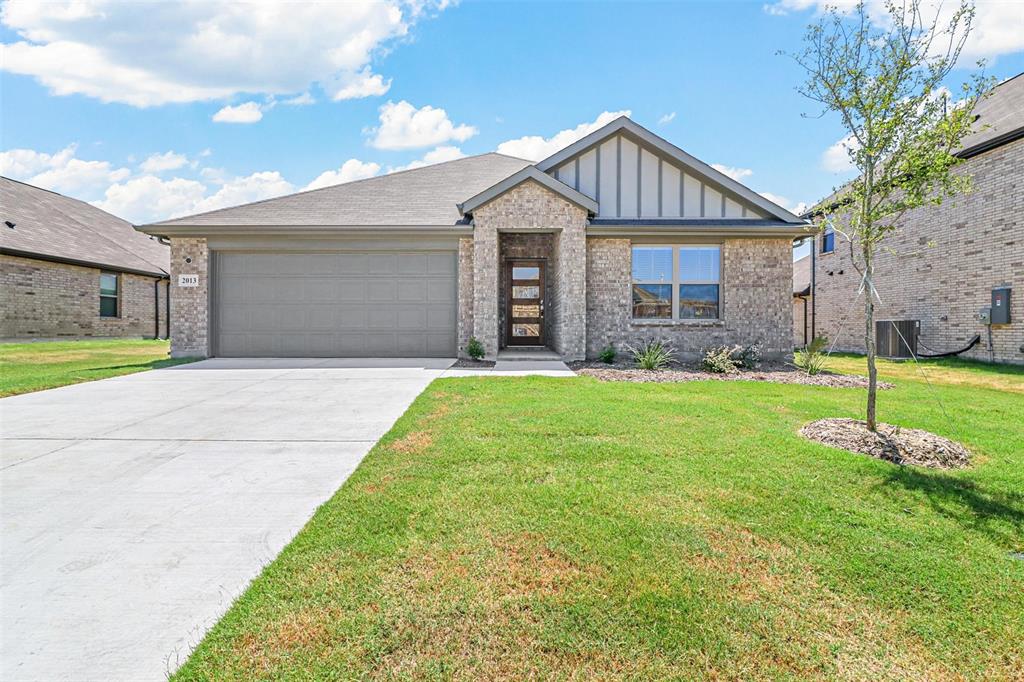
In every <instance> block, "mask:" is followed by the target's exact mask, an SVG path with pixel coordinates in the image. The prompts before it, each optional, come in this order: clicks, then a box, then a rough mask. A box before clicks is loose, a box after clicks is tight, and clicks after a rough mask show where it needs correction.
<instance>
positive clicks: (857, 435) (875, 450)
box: [800, 418, 971, 469]
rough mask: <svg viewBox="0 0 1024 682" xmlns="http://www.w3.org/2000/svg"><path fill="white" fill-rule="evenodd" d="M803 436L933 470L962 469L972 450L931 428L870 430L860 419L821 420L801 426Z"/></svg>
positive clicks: (885, 425)
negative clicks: (923, 429) (937, 433)
mask: <svg viewBox="0 0 1024 682" xmlns="http://www.w3.org/2000/svg"><path fill="white" fill-rule="evenodd" d="M800 435H802V436H803V437H804V438H808V439H810V440H813V441H815V442H818V443H822V444H824V445H829V446H831V447H834V448H840V449H841V450H848V451H850V452H856V453H860V454H863V455H868V456H870V457H875V458H876V459H884V460H886V461H887V462H892V463H893V464H900V465H904V464H913V465H915V466H922V467H929V468H931V469H962V468H964V467H966V466H970V463H971V453H970V451H969V450H968V449H967V448H965V447H964V446H963V445H961V444H960V443H957V442H956V441H952V440H949V439H948V438H943V437H942V436H938V435H936V434H934V433H931V432H930V431H922V430H921V429H904V428H900V427H899V426H893V425H892V424H879V425H878V431H877V432H874V433H872V432H871V431H868V426H867V423H866V422H863V421H860V420H858V419H845V418H831V419H819V420H817V421H813V422H811V423H810V424H807V425H806V426H804V427H803V428H802V429H800Z"/></svg>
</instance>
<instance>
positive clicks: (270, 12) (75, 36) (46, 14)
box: [0, 0, 448, 107]
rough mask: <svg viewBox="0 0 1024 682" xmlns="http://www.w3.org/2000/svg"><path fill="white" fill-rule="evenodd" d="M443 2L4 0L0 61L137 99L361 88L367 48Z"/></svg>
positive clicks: (52, 82) (376, 82)
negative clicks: (10, 37)
mask: <svg viewBox="0 0 1024 682" xmlns="http://www.w3.org/2000/svg"><path fill="white" fill-rule="evenodd" d="M447 5H448V3H447V1H446V0H433V1H428V2H424V1H423V0H363V1H360V2H344V3H335V2H326V3H312V2H310V3H271V2H265V3H248V2H246V3H239V2H227V1H213V0H207V1H204V2H187V3H148V2H107V1H105V0H60V1H52V2H38V1H37V0H9V2H6V3H5V4H4V5H3V8H2V10H0V22H2V23H3V24H4V25H5V26H6V27H7V28H8V29H9V30H10V31H12V32H14V33H16V34H17V35H18V39H16V40H15V41H12V42H11V43H8V44H5V45H4V46H3V50H4V60H3V68H4V69H6V70H8V71H10V72H12V73H18V74H23V75H28V76H33V77H35V78H37V79H38V80H39V81H40V82H41V83H42V84H43V85H45V86H47V87H48V88H50V89H51V91H52V92H53V93H54V94H58V95H70V94H82V95H86V96H89V97H94V98H97V99H100V100H102V101H105V102H123V103H127V104H130V105H134V106H138V107H147V106H154V105H160V104H166V103H169V102H194V101H205V100H214V99H224V98H228V97H232V96H236V95H238V94H240V93H251V94H263V95H270V96H274V95H290V94H292V93H296V92H303V91H305V90H307V89H309V88H310V87H311V86H312V85H314V84H318V85H319V86H320V87H321V88H322V89H323V90H324V92H325V93H326V94H327V95H328V96H329V97H332V98H334V99H346V98H352V97H366V96H370V95H379V94H382V93H383V92H385V91H386V90H387V86H388V85H389V83H390V81H388V80H386V79H385V78H384V77H382V76H381V75H379V74H375V73H373V71H372V68H373V62H374V60H375V58H376V57H377V56H379V55H380V54H383V53H385V52H386V51H387V49H388V48H389V47H390V46H391V45H393V44H394V43H395V42H396V40H399V39H401V38H402V37H404V36H406V35H408V33H409V31H410V29H411V27H412V26H413V24H414V23H415V22H416V21H418V20H423V19H426V18H428V17H430V16H434V15H435V14H437V12H439V11H441V10H443V9H444V8H445V7H446V6H447ZM427 10H431V11H427Z"/></svg>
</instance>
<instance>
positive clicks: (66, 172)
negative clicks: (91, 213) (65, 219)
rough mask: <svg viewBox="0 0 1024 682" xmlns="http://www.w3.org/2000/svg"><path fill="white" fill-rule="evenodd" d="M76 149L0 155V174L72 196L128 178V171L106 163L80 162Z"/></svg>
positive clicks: (90, 193)
mask: <svg viewBox="0 0 1024 682" xmlns="http://www.w3.org/2000/svg"><path fill="white" fill-rule="evenodd" d="M77 149H78V145H74V144H72V145H68V146H67V147H65V148H64V149H62V150H60V151H58V152H55V153H53V154H47V153H45V152H38V151H35V150H33V149H10V150H7V151H4V152H0V175H6V176H7V177H10V178H14V179H16V180H22V181H24V182H27V183H29V184H31V185H36V186H37V187H43V188H45V189H50V190H53V191H55V192H62V193H64V194H69V195H72V196H76V195H84V196H93V195H95V194H96V193H97V192H99V191H102V190H103V188H104V187H106V186H108V185H109V184H110V183H112V182H118V181H120V180H124V179H125V178H127V177H128V176H129V175H131V171H129V170H128V169H127V168H115V167H113V166H112V165H111V164H110V162H108V161H86V160H84V159H79V158H77V157H76V156H75V154H76V153H77Z"/></svg>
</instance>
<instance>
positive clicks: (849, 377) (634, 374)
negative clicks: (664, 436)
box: [570, 362, 893, 390]
mask: <svg viewBox="0 0 1024 682" xmlns="http://www.w3.org/2000/svg"><path fill="white" fill-rule="evenodd" d="M570 367H571V368H572V370H573V371H574V372H576V374H579V375H582V376H588V377H594V378H595V379H599V380H601V381H632V382H638V383H666V384H667V383H680V382H685V381H766V382H771V383H776V384H804V385H807V386H831V387H833V388H867V385H868V379H867V377H863V376H858V375H855V374H830V373H827V372H822V373H820V374H815V375H814V376H811V375H809V374H807V373H806V372H803V371H801V370H799V369H797V368H795V367H789V366H787V365H773V366H766V367H764V368H761V369H750V370H737V371H736V372H731V373H729V374H716V373H714V372H708V371H706V370H704V369H701V368H700V367H693V366H686V365H678V366H674V367H671V368H669V369H657V370H652V369H637V368H636V367H633V366H632V365H606V364H604V363H597V362H575V363H572V364H571V365H570ZM892 387H893V385H892V384H890V383H888V382H885V381H880V382H878V388H879V389H883V390H885V389H890V388H892Z"/></svg>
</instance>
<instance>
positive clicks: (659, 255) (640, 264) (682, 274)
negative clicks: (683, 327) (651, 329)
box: [633, 244, 722, 320]
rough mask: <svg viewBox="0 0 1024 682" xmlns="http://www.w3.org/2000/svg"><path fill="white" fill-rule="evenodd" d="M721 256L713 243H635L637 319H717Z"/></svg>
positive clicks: (635, 304) (634, 282)
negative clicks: (682, 244) (686, 244)
mask: <svg viewBox="0 0 1024 682" xmlns="http://www.w3.org/2000/svg"><path fill="white" fill-rule="evenodd" d="M721 256H722V253H721V247H719V246H717V245H711V244H709V245H693V246H676V245H673V246H634V247H633V317H634V319H639V320H659V319H660V320H671V319H675V320H715V319H718V317H719V305H718V304H719V294H720V281H719V278H720V271H721V266H720V263H721Z"/></svg>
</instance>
